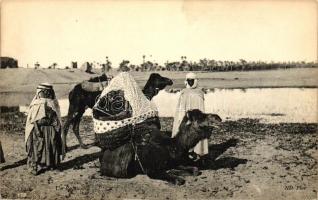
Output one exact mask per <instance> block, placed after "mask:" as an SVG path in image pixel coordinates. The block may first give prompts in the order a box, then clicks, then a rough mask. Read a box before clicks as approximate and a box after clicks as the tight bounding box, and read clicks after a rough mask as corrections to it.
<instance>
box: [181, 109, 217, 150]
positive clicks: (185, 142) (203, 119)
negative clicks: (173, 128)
mask: <svg viewBox="0 0 318 200" xmlns="http://www.w3.org/2000/svg"><path fill="white" fill-rule="evenodd" d="M221 121H222V119H221V118H220V117H219V116H218V115H216V114H205V113H203V112H201V111H200V110H198V109H194V110H190V111H188V112H187V113H186V115H185V116H184V118H183V120H182V122H181V124H180V127H179V132H178V134H177V136H176V140H177V142H178V143H179V144H178V145H180V146H182V147H183V149H185V150H189V149H190V148H193V147H194V146H195V145H196V144H197V143H198V142H199V141H200V140H202V139H205V138H209V137H210V136H211V134H212V133H213V131H214V130H215V129H218V128H219V125H220V124H221Z"/></svg>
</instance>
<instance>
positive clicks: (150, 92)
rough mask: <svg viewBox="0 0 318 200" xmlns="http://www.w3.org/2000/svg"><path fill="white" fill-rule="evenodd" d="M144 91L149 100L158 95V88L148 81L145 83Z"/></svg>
mask: <svg viewBox="0 0 318 200" xmlns="http://www.w3.org/2000/svg"><path fill="white" fill-rule="evenodd" d="M142 92H143V93H144V94H145V96H146V97H147V99H149V100H151V99H152V98H153V97H154V96H155V95H156V89H155V88H154V87H152V86H149V85H148V83H147V84H146V85H145V87H144V89H143V90H142Z"/></svg>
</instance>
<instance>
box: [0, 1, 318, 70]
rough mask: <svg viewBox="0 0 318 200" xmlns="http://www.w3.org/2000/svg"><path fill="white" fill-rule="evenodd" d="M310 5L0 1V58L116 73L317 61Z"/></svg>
mask: <svg viewBox="0 0 318 200" xmlns="http://www.w3.org/2000/svg"><path fill="white" fill-rule="evenodd" d="M317 5H318V1H315V0H299V1H297V0H278V1H267V0H259V1H256V0H255V1H253V0H228V1H216V0H215V1H194V0H188V1H186V0H185V1H181V0H180V1H177V0H173V1H140V0H139V1H136V0H133V1H128V0H126V1H123V0H122V1H111V0H108V1H106V0H105V1H103V0H92V1H88V0H78V1H74V0H67V1H61V0H51V1H48V0H44V1H40V0H3V1H2V4H1V43H0V44H1V56H11V57H15V58H17V59H18V61H19V65H20V66H24V67H25V66H26V65H27V64H28V65H29V66H31V67H32V66H34V63H35V62H37V61H38V62H39V63H40V64H41V65H42V66H44V67H45V66H49V65H51V64H52V63H53V62H57V63H58V65H59V66H60V67H64V66H67V65H70V63H71V61H77V62H78V63H79V64H80V63H83V62H85V61H89V62H93V61H97V62H105V57H106V56H108V57H109V59H110V61H112V63H113V66H114V67H117V66H118V64H119V62H120V61H122V60H123V59H128V60H130V61H131V63H134V64H140V63H142V55H146V59H147V60H150V61H155V62H158V63H159V64H163V63H165V62H166V61H177V60H180V57H181V56H187V59H188V60H193V61H198V60H199V59H201V58H209V59H215V60H234V61H235V60H239V59H241V58H242V59H245V60H249V61H258V60H262V61H316V60H317V46H318V42H317V31H318V27H317V25H318V22H317V18H318V17H317V16H318V15H317V8H318V6H317Z"/></svg>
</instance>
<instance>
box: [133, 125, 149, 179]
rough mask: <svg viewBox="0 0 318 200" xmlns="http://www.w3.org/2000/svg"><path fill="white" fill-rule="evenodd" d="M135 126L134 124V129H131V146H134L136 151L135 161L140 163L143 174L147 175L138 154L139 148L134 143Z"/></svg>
mask: <svg viewBox="0 0 318 200" xmlns="http://www.w3.org/2000/svg"><path fill="white" fill-rule="evenodd" d="M134 126H135V125H134V124H133V125H132V128H131V134H130V143H131V146H132V147H133V149H134V153H135V160H137V161H138V164H139V166H140V168H141V170H142V172H143V173H144V174H147V172H146V170H145V169H144V167H143V165H142V163H141V161H140V159H139V156H138V152H137V147H136V146H135V144H134V141H133V135H134Z"/></svg>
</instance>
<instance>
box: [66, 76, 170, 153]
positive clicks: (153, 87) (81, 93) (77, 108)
mask: <svg viewBox="0 0 318 200" xmlns="http://www.w3.org/2000/svg"><path fill="white" fill-rule="evenodd" d="M90 81H91V82H103V81H107V76H106V75H102V76H100V77H95V78H93V79H91V80H90ZM172 84H173V82H172V80H170V79H169V78H166V77H162V76H160V74H158V73H152V74H151V75H150V77H149V79H148V81H147V82H146V84H145V86H144V88H143V90H142V91H143V93H144V94H145V95H146V97H147V98H148V99H149V100H151V99H152V98H153V97H154V96H155V95H157V94H158V92H159V91H160V90H163V89H164V88H165V87H166V86H168V85H172ZM101 92H102V91H96V92H91V91H86V90H84V89H83V88H82V86H81V84H77V85H75V87H74V88H73V89H72V90H71V92H70V93H69V108H68V114H67V118H66V122H65V124H64V127H63V131H64V133H65V135H67V133H68V129H69V127H70V125H72V126H73V132H74V134H75V136H76V138H77V140H78V142H79V144H80V147H81V148H87V147H86V145H85V144H84V143H83V141H82V139H81V137H80V134H79V125H80V121H81V118H82V116H83V114H84V112H85V110H86V109H87V108H93V106H94V105H95V103H96V100H97V98H98V96H99V95H100V94H101ZM114 95H116V97H118V95H123V94H122V93H114ZM116 109H117V108H116ZM123 109H124V108H123ZM121 111H123V110H119V111H118V109H117V110H116V111H112V112H119V113H120V112H121Z"/></svg>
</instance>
